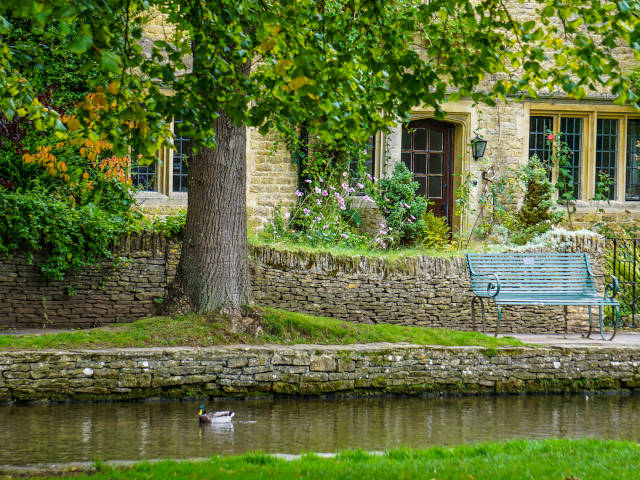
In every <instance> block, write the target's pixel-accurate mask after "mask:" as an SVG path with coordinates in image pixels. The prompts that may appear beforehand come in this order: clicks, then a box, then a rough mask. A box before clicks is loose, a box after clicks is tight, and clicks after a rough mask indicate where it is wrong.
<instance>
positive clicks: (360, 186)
mask: <svg viewBox="0 0 640 480" xmlns="http://www.w3.org/2000/svg"><path fill="white" fill-rule="evenodd" d="M356 187H358V188H359V189H361V190H362V189H363V188H364V185H363V184H361V183H356Z"/></svg>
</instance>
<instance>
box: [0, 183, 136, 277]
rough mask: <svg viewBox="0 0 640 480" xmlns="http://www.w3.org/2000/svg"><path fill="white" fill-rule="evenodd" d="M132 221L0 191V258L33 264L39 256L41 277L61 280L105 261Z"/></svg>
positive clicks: (36, 195)
mask: <svg viewBox="0 0 640 480" xmlns="http://www.w3.org/2000/svg"><path fill="white" fill-rule="evenodd" d="M130 215H131V216H134V215H135V214H134V213H131V214H130ZM131 216H129V215H123V214H121V213H113V212H107V211H104V210H102V209H100V208H99V207H97V206H96V205H95V204H93V203H88V204H86V205H83V206H77V205H76V206H72V205H71V203H70V202H68V201H63V200H58V199H56V198H54V197H51V196H50V195H49V194H48V193H46V192H44V191H36V190H32V191H30V192H27V193H22V192H11V191H6V190H4V189H2V188H0V255H10V254H12V253H14V252H16V251H20V252H25V253H26V255H27V257H28V258H29V260H30V261H31V260H33V259H34V255H35V254H39V255H38V257H37V259H38V263H37V265H38V266H39V267H40V269H41V271H42V274H43V276H44V277H45V278H56V279H60V278H62V277H63V275H64V273H65V272H68V271H70V270H76V269H79V268H81V267H83V266H85V265H89V264H93V263H96V262H97V261H99V260H100V259H103V258H105V257H109V256H110V255H111V252H110V249H111V247H112V245H113V243H114V242H115V240H116V239H117V238H118V236H119V235H121V234H122V233H125V232H126V231H127V230H128V229H129V228H130V225H132V224H133V223H134V220H133V218H132V217H131Z"/></svg>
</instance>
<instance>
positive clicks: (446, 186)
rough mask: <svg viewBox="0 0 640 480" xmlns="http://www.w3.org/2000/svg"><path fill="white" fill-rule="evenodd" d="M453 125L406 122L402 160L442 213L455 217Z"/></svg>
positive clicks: (403, 129)
mask: <svg viewBox="0 0 640 480" xmlns="http://www.w3.org/2000/svg"><path fill="white" fill-rule="evenodd" d="M453 132H454V130H453V125H451V124H449V123H445V122H438V121H436V120H431V119H422V120H414V121H412V122H410V123H409V124H408V125H406V124H405V125H403V126H402V161H403V162H404V164H405V165H406V166H407V168H409V170H410V171H411V172H412V173H413V179H414V180H415V181H416V182H418V184H419V185H420V187H419V190H418V192H419V193H420V194H421V195H424V196H425V197H427V198H428V199H429V202H431V205H430V206H429V210H432V211H433V212H434V213H435V214H436V216H438V217H446V218H447V222H448V223H449V225H452V220H453V181H452V179H453Z"/></svg>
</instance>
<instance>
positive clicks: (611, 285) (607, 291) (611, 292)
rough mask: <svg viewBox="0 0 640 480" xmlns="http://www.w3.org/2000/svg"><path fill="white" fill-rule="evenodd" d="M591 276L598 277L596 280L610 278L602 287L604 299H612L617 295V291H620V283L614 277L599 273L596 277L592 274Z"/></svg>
mask: <svg viewBox="0 0 640 480" xmlns="http://www.w3.org/2000/svg"><path fill="white" fill-rule="evenodd" d="M592 276H594V277H598V278H600V277H602V278H606V277H611V281H610V282H608V283H607V284H605V286H604V296H605V297H608V298H614V297H615V296H616V295H617V294H618V291H620V282H619V281H618V278H617V277H616V276H615V275H610V274H608V273H599V274H597V275H594V274H592Z"/></svg>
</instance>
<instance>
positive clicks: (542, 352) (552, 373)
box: [0, 344, 640, 403]
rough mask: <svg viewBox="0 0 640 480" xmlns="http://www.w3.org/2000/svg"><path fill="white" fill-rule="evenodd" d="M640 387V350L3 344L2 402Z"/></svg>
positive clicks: (0, 369) (0, 360)
mask: <svg viewBox="0 0 640 480" xmlns="http://www.w3.org/2000/svg"><path fill="white" fill-rule="evenodd" d="M591 390H629V391H638V390H640V350H638V349H632V348H628V349H623V348H611V347H589V348H586V347H584V348H502V349H485V348H479V347H427V346H419V345H392V344H368V345H350V346H318V345H299V346H293V347H283V346H251V347H247V346H233V347H210V348H166V349H127V350H100V351H73V352H60V351H47V352H0V403H12V402H28V401H67V400H100V399H110V400H122V399H138V398H149V397H185V396H211V397H216V396H239V397H246V396H255V395H274V394H284V395H320V394H328V393H337V394H349V395H352V394H360V395H367V394H369V395H370V394H382V393H398V394H434V395H440V394H463V395H464V394H476V393H526V392H531V393H548V392H577V391H591Z"/></svg>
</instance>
